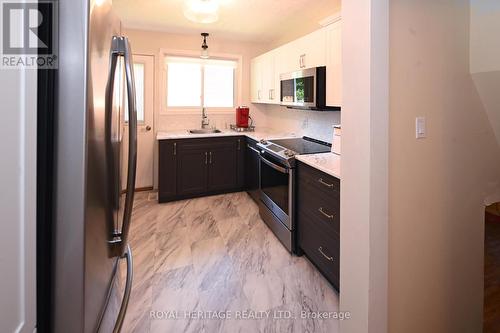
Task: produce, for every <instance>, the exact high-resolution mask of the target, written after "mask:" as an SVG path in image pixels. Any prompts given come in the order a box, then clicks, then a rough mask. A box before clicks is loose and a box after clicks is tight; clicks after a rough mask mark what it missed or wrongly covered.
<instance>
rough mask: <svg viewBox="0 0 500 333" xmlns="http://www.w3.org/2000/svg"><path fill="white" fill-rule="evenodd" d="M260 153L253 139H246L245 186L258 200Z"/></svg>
mask: <svg viewBox="0 0 500 333" xmlns="http://www.w3.org/2000/svg"><path fill="white" fill-rule="evenodd" d="M259 167H260V154H259V151H258V150H257V147H256V142H255V141H253V140H252V141H250V140H248V142H247V146H246V152H245V188H246V190H247V192H248V193H249V194H250V196H251V197H252V198H253V199H254V200H255V201H258V200H259V187H260V186H259V181H260V173H259Z"/></svg>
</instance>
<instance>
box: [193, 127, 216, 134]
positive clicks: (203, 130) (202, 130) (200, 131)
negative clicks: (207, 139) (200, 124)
mask: <svg viewBox="0 0 500 333" xmlns="http://www.w3.org/2000/svg"><path fill="white" fill-rule="evenodd" d="M189 133H191V134H211V133H222V132H221V131H220V130H218V129H211V128H199V129H192V130H189Z"/></svg>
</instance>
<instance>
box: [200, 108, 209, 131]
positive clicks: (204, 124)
mask: <svg viewBox="0 0 500 333" xmlns="http://www.w3.org/2000/svg"><path fill="white" fill-rule="evenodd" d="M209 124H210V121H209V120H208V117H207V110H206V109H205V108H202V109H201V128H203V129H205V128H208V126H209Z"/></svg>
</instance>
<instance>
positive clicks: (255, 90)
mask: <svg viewBox="0 0 500 333" xmlns="http://www.w3.org/2000/svg"><path fill="white" fill-rule="evenodd" d="M250 87H251V91H250V96H251V99H252V103H264V101H263V100H261V98H262V57H257V58H253V59H252V61H251V63H250Z"/></svg>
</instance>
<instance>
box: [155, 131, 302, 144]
mask: <svg viewBox="0 0 500 333" xmlns="http://www.w3.org/2000/svg"><path fill="white" fill-rule="evenodd" d="M224 136H246V137H248V138H250V139H253V140H256V141H260V140H262V139H264V140H272V139H284V138H294V137H297V135H296V134H295V133H291V132H284V131H276V130H272V129H269V128H258V129H256V130H255V132H236V131H233V130H222V132H221V133H207V134H191V133H189V131H188V130H177V131H163V132H158V133H157V134H156V140H171V139H196V138H216V137H224Z"/></svg>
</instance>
